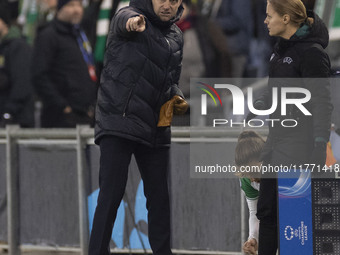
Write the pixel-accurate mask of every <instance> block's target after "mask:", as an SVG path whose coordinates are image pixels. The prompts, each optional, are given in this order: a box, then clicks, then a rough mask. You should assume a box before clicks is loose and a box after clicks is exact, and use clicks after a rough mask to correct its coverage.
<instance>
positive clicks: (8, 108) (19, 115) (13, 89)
mask: <svg viewBox="0 0 340 255" xmlns="http://www.w3.org/2000/svg"><path fill="white" fill-rule="evenodd" d="M10 14H11V12H10V9H9V5H8V4H7V1H6V0H0V114H1V117H0V127H4V126H5V125H6V124H19V125H21V126H22V127H33V126H34V114H33V112H34V104H33V89H32V86H31V83H30V74H29V68H28V67H29V65H30V58H31V49H30V47H29V45H28V44H27V43H26V42H25V40H24V39H23V38H22V36H21V33H20V30H19V28H18V27H16V26H14V25H11V24H10V21H11V15H10Z"/></svg>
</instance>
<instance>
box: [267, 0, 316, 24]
mask: <svg viewBox="0 0 340 255" xmlns="http://www.w3.org/2000/svg"><path fill="white" fill-rule="evenodd" d="M267 1H268V3H270V4H271V5H272V7H273V9H274V11H275V12H277V13H278V14H279V15H280V16H283V15H285V14H288V15H289V16H290V20H291V21H292V22H293V23H295V24H296V25H297V26H300V25H301V24H302V23H305V22H307V21H308V23H309V24H313V18H308V16H307V11H306V7H305V5H304V4H303V2H302V1H301V0H267Z"/></svg>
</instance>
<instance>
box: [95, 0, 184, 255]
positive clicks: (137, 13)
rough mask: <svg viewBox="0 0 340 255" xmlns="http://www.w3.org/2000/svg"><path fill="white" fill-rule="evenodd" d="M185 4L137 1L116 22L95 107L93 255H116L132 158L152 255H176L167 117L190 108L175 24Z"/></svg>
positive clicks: (165, 0)
mask: <svg viewBox="0 0 340 255" xmlns="http://www.w3.org/2000/svg"><path fill="white" fill-rule="evenodd" d="M181 3H182V1H181V0H132V1H131V2H130V6H129V7H126V8H123V9H121V10H120V11H119V12H118V13H117V14H116V15H115V16H114V18H113V20H112V23H111V26H110V32H109V35H108V41H107V49H106V54H105V59H104V69H103V72H102V75H101V84H100V87H99V91H98V102H97V108H96V126H95V142H96V143H97V144H99V145H100V151H101V158H100V173H99V176H100V178H99V186H100V192H99V197H98V204H97V208H96V212H95V216H94V222H93V228H92V232H91V238H90V247H89V254H90V255H99V254H100V255H103V254H109V242H110V239H111V233H112V227H113V223H114V221H115V217H116V213H117V209H118V207H119V205H120V202H121V200H122V198H123V195H124V191H125V186H126V181H127V176H128V166H129V164H130V160H131V156H132V154H134V156H135V158H136V161H137V164H138V167H139V170H140V172H141V176H142V178H143V182H144V192H145V196H146V198H147V209H148V222H149V233H148V234H149V240H150V245H151V248H152V250H153V253H154V254H156V255H168V254H172V253H171V250H170V208H169V194H168V184H167V174H168V165H169V149H170V147H169V145H170V138H171V134H170V121H169V120H168V119H167V120H166V121H164V119H163V117H164V116H163V115H165V116H167V117H171V116H172V112H173V111H174V113H176V112H177V113H183V112H185V110H186V108H187V104H186V102H185V101H184V99H183V94H182V92H181V91H180V90H179V88H178V80H179V76H180V72H181V61H182V49H183V37H182V32H181V31H180V29H179V28H178V27H177V26H176V25H175V24H174V23H175V22H176V21H178V20H179V18H180V16H181V14H182V12H183V7H182V5H181ZM160 115H161V116H160Z"/></svg>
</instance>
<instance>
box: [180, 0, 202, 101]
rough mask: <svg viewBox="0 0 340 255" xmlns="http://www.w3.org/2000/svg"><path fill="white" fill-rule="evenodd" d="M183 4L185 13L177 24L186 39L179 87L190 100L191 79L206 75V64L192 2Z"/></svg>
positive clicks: (184, 1)
mask: <svg viewBox="0 0 340 255" xmlns="http://www.w3.org/2000/svg"><path fill="white" fill-rule="evenodd" d="M182 3H183V7H184V12H183V14H182V17H181V19H180V20H179V21H178V22H177V25H178V27H179V28H180V29H181V30H182V32H183V37H184V47H183V60H182V73H181V78H180V80H179V85H180V88H181V90H182V92H183V94H184V96H185V97H186V98H189V97H190V78H199V77H202V76H203V75H204V63H203V57H202V51H201V47H200V44H199V41H198V36H197V32H196V13H195V12H194V10H193V9H192V4H191V1H190V0H183V2H182Z"/></svg>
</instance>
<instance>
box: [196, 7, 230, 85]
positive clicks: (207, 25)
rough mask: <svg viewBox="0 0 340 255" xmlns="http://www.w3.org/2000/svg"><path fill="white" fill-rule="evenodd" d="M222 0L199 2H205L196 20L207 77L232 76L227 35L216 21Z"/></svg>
mask: <svg viewBox="0 0 340 255" xmlns="http://www.w3.org/2000/svg"><path fill="white" fill-rule="evenodd" d="M221 1H222V0H217V1H214V2H212V1H204V2H203V3H202V2H201V3H199V4H203V6H201V9H200V14H198V15H197V17H196V21H195V23H196V24H197V25H196V31H197V34H198V39H199V43H200V45H201V50H202V57H203V61H204V64H205V67H204V69H205V74H204V76H205V77H207V78H209V77H214V78H215V77H230V76H231V57H230V50H229V49H228V45H227V37H226V35H225V33H224V32H223V30H222V29H221V26H220V25H219V24H217V22H216V15H217V11H218V9H219V8H220V5H221Z"/></svg>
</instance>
